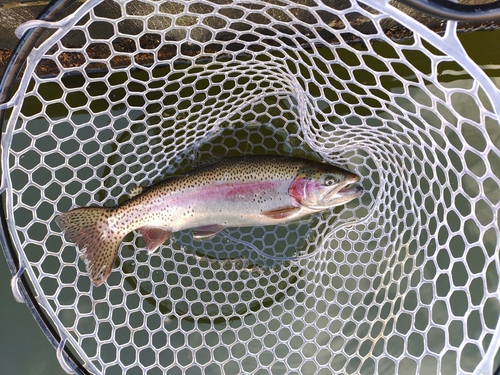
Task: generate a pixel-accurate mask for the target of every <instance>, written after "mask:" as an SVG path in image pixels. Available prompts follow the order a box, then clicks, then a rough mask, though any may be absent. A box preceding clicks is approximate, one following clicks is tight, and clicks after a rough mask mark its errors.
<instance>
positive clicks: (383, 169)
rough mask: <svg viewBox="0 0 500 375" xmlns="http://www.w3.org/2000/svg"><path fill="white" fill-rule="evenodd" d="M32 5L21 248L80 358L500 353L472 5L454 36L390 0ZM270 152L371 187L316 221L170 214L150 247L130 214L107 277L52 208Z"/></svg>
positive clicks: (152, 360)
mask: <svg viewBox="0 0 500 375" xmlns="http://www.w3.org/2000/svg"><path fill="white" fill-rule="evenodd" d="M37 25H42V26H47V27H48V26H50V27H55V29H51V30H50V32H48V34H46V38H45V39H44V40H43V42H42V43H40V44H39V45H38V46H37V47H36V48H34V49H33V51H32V53H31V54H30V57H29V59H28V61H27V65H26V68H25V71H24V73H23V75H22V77H21V80H20V82H19V85H18V87H17V89H16V91H15V93H14V95H13V97H12V99H11V101H10V102H9V103H7V104H6V105H4V108H7V112H6V117H5V127H4V134H3V138H2V171H3V183H2V188H3V189H4V192H3V196H4V201H5V205H4V210H5V211H4V212H3V214H4V215H5V217H6V223H7V226H8V230H9V234H10V240H11V241H12V246H11V248H10V249H7V250H6V254H7V255H8V256H10V257H14V258H15V259H19V263H20V266H22V267H23V268H24V273H23V274H22V276H21V277H22V278H23V279H24V280H25V283H26V285H27V287H28V290H29V292H30V293H32V294H34V295H35V296H36V303H37V304H38V305H39V306H40V307H41V308H42V311H43V314H44V317H45V320H46V321H48V322H49V324H50V326H51V327H52V329H54V330H55V331H56V333H57V335H58V336H59V338H60V339H61V340H65V341H63V342H62V343H63V345H62V346H61V348H60V352H59V355H60V358H61V359H62V361H63V362H64V361H67V360H68V354H70V355H71V356H72V358H73V359H74V360H75V361H76V362H77V363H78V364H79V366H80V369H78V370H77V371H82V372H83V373H86V372H89V373H96V374H121V373H126V374H143V373H146V374H148V375H153V374H164V373H168V374H190V375H191V374H240V373H246V374H247V373H248V374H250V373H251V374H271V373H272V374H297V373H300V374H318V375H326V374H328V375H329V374H332V373H334V374H340V373H342V374H375V373H377V374H396V373H400V374H417V373H419V374H455V373H464V374H482V373H484V374H487V373H491V371H492V368H493V366H494V358H495V355H496V353H497V352H498V349H499V346H500V329H499V321H498V317H499V315H500V292H499V290H500V288H499V277H500V260H499V243H500V242H499V241H500V233H499V221H498V210H499V202H500V180H499V177H500V150H499V144H500V128H499V113H500V102H499V101H498V97H500V92H499V90H498V89H497V88H496V87H495V86H494V85H493V84H492V82H491V81H490V79H489V78H487V76H486V75H485V74H484V72H483V71H482V70H481V69H480V68H479V67H478V66H477V65H475V64H474V63H473V62H472V61H471V59H470V58H469V57H468V56H467V54H466V53H465V52H464V50H463V48H462V45H461V42H460V40H459V39H458V37H457V33H456V23H455V22H448V23H446V32H445V33H443V34H440V35H438V34H436V33H434V32H433V31H431V30H430V29H428V28H426V27H425V26H423V25H422V24H420V23H418V22H417V21H415V20H414V19H412V18H411V17H409V16H407V15H406V14H404V13H402V12H401V11H399V10H398V9H396V8H394V7H393V6H392V5H390V4H388V3H385V2H382V1H366V2H363V3H362V2H356V1H353V2H349V1H343V2H333V1H324V2H319V1H318V2H314V1H297V2H293V1H285V0H283V1H268V2H265V1H251V2H247V1H230V0H227V1H203V2H201V1H200V2H197V1H186V2H180V1H179V2H174V1H162V2H156V1H146V0H144V1H111V0H110V1H105V2H99V1H87V2H86V3H84V4H83V5H81V6H80V7H79V8H78V9H77V10H75V11H74V12H73V13H71V15H70V16H68V17H67V18H64V19H62V20H60V21H59V22H57V23H45V24H43V23H36V22H35V23H33V24H28V27H29V26H37ZM396 29H397V30H398V31H399V32H400V35H403V36H405V38H403V39H402V38H399V39H397V40H394V39H392V38H390V35H391V33H390V32H389V31H390V30H396ZM388 30H389V31H388ZM21 31H24V30H21ZM259 154H278V155H294V156H300V157H308V158H313V159H316V160H324V161H327V162H330V163H333V164H336V165H340V166H342V167H344V168H347V169H350V170H351V171H353V172H355V173H357V174H359V175H360V176H361V177H362V181H361V184H362V186H363V188H364V190H365V193H364V194H363V196H362V197H361V198H360V199H359V200H355V201H352V202H350V203H349V204H347V205H346V206H344V207H341V208H340V209H335V210H331V211H327V212H325V213H323V214H319V215H315V216H313V217H312V218H311V219H310V220H309V221H303V222H299V223H292V224H288V225H284V226H266V227H253V228H230V229H227V230H224V231H223V232H221V233H220V234H218V235H216V236H215V237H214V238H212V239H210V240H205V241H194V240H193V239H192V236H191V232H190V231H186V232H180V233H175V234H174V236H173V238H171V239H169V240H168V241H167V242H166V243H165V244H164V245H163V246H161V247H160V249H159V250H158V251H157V252H155V253H153V254H148V253H147V251H146V250H145V246H144V242H143V241H142V239H141V238H140V236H139V235H138V234H136V233H132V234H130V235H129V236H127V237H126V238H125V241H124V242H123V244H122V246H121V248H120V251H119V256H118V258H117V260H116V262H115V265H114V269H113V271H112V273H111V275H110V277H109V279H108V281H107V282H106V283H105V284H104V285H103V286H100V287H93V286H92V285H91V282H90V280H89V277H88V275H87V273H86V271H85V266H84V263H83V261H82V260H81V259H79V253H78V250H77V249H76V248H75V246H74V244H72V243H70V242H68V241H66V240H65V238H64V236H63V235H62V233H61V231H60V229H59V228H58V226H57V225H56V223H55V222H54V219H55V217H56V215H57V214H58V213H60V212H65V211H67V210H69V209H71V208H74V207H78V206H89V205H109V206H111V205H115V204H118V203H121V202H123V201H124V200H125V199H127V192H128V191H129V190H130V189H131V188H132V187H133V186H136V185H142V186H147V185H150V184H153V183H155V182H158V181H160V180H161V179H162V178H163V177H164V176H165V175H169V174H172V173H176V172H182V171H187V170H189V169H190V168H192V167H193V166H196V165H199V164H200V163H204V162H210V160H213V159H214V158H217V157H220V156H236V155H249V156H251V155H259ZM9 254H10V255H9ZM15 283H17V279H16V280H15ZM15 283H14V284H15ZM63 349H64V350H63Z"/></svg>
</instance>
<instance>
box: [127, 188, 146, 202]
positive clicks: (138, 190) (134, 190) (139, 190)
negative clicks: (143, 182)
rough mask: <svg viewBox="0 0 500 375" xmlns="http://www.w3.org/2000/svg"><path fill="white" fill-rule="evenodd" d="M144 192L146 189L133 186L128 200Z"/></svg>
mask: <svg viewBox="0 0 500 375" xmlns="http://www.w3.org/2000/svg"><path fill="white" fill-rule="evenodd" d="M143 191H144V188H143V187H142V186H140V185H136V186H133V187H132V188H131V189H130V190H129V192H128V199H132V198H134V197H136V196H138V195H139V194H141V193H142V192H143Z"/></svg>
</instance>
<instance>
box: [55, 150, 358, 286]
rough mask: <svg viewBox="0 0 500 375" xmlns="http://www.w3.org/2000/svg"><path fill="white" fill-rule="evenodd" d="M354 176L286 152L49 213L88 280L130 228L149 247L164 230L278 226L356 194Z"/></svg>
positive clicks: (104, 269) (98, 275) (105, 266)
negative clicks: (112, 201)
mask: <svg viewBox="0 0 500 375" xmlns="http://www.w3.org/2000/svg"><path fill="white" fill-rule="evenodd" d="M358 181H359V177H358V176H357V175H355V174H353V173H351V172H348V171H345V170H343V169H340V168H338V167H334V166H332V165H328V164H324V163H317V162H313V161H310V160H305V159H297V158H290V157H272V156H253V157H246V158H227V159H223V160H222V161H220V162H218V163H216V164H211V165H208V166H204V167H201V168H198V169H195V170H193V171H191V172H190V173H187V174H184V175H178V176H172V177H170V178H167V179H166V180H164V181H163V182H161V183H159V184H157V185H154V186H152V187H149V188H147V189H144V191H142V192H141V191H135V194H136V195H135V196H132V194H131V199H129V200H128V201H126V202H124V203H123V204H121V205H119V206H116V207H82V208H76V209H73V210H71V211H68V212H66V213H63V214H60V215H59V216H58V217H57V218H56V222H57V224H58V225H59V227H60V228H61V229H62V230H63V231H64V233H65V234H66V238H67V239H68V240H69V241H71V242H74V243H75V244H76V245H77V246H78V247H79V248H80V251H81V253H82V257H83V259H84V261H85V264H86V267H87V271H88V273H89V274H90V277H91V278H92V281H93V283H94V285H101V284H102V283H103V282H104V281H106V278H107V277H108V275H109V274H110V272H111V269H112V268H113V263H114V260H115V258H116V256H117V253H118V249H119V247H120V243H121V242H122V240H123V238H124V237H125V235H126V234H127V233H129V232H131V231H133V230H137V231H138V232H139V233H140V234H141V235H142V237H143V239H144V242H145V244H146V247H147V249H148V250H149V251H154V250H156V249H157V248H158V247H159V246H160V245H161V244H162V243H163V242H164V241H165V240H167V239H168V238H169V236H170V234H171V233H172V232H177V231H180V230H183V229H188V228H193V229H194V231H193V236H194V237H195V238H196V239H203V238H208V237H211V236H213V235H214V234H216V233H217V232H219V231H221V230H222V229H224V228H225V227H236V226H239V227H247V226H256V225H269V224H281V223H285V222H290V221H294V220H297V219H299V218H302V217H304V216H307V215H310V214H313V213H315V212H319V211H323V210H326V209H329V208H332V207H335V206H338V205H342V204H344V203H347V202H349V201H351V200H352V199H355V198H358V197H359V196H360V195H361V193H362V192H363V189H362V188H361V187H359V186H351V184H353V183H356V182H358Z"/></svg>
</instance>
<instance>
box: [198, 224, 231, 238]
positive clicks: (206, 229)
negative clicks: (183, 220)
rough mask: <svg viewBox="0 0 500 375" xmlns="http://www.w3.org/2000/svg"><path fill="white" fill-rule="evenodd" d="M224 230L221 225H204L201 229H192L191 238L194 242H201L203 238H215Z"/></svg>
mask: <svg viewBox="0 0 500 375" xmlns="http://www.w3.org/2000/svg"><path fill="white" fill-rule="evenodd" d="M223 229H224V226H223V225H218V224H213V225H205V226H202V227H198V228H194V230H193V238H194V239H195V240H203V239H205V238H210V237H212V236H215V235H216V234H217V233H219V232H220V231H221V230H223Z"/></svg>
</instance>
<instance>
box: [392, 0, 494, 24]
mask: <svg viewBox="0 0 500 375" xmlns="http://www.w3.org/2000/svg"><path fill="white" fill-rule="evenodd" d="M399 1H400V2H401V3H403V4H405V5H408V6H410V7H412V8H414V9H416V10H419V11H421V12H423V13H427V14H429V15H431V16H434V17H437V18H443V19H445V20H449V21H466V22H485V21H498V20H500V1H494V2H492V3H488V4H477V5H466V4H459V3H454V2H451V1H448V0H399Z"/></svg>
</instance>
